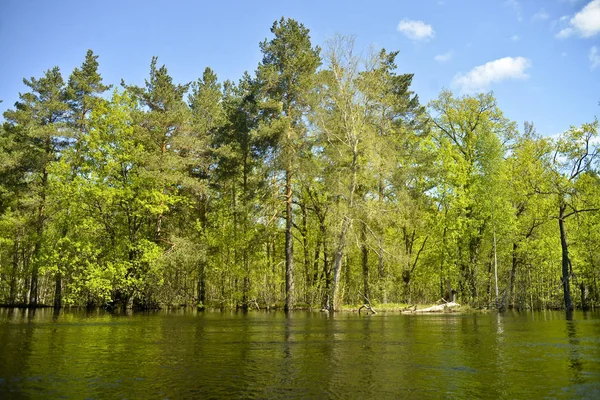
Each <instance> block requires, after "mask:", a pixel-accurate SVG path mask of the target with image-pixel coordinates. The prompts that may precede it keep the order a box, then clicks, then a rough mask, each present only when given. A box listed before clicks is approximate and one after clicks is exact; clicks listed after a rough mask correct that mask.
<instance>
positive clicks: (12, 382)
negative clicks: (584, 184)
mask: <svg viewBox="0 0 600 400" xmlns="http://www.w3.org/2000/svg"><path fill="white" fill-rule="evenodd" d="M0 398H7V399H13V398H14V399H18V398H44V399H46V398H68V399H84V398H96V399H105V398H110V399H113V398H114V399H121V398H130V399H131V398H144V399H167V398H168V399H180V398H286V399H287V398H343V399H346V398H360V399H365V398H376V399H381V398H415V399H422V398H464V399H472V398H600V314H599V313H587V314H584V313H581V312H576V313H574V314H573V318H572V320H567V319H566V316H565V314H564V313H561V312H543V313H521V314H517V313H514V314H512V313H508V314H504V315H498V314H493V313H492V314H469V315H396V314H377V315H375V316H372V317H365V316H359V315H357V314H354V313H343V314H339V315H336V316H335V317H334V318H331V317H328V316H327V315H325V314H322V313H318V312H315V313H309V312H295V313H293V314H292V315H290V316H289V317H288V316H286V315H285V314H283V313H282V312H271V313H266V312H251V313H249V314H242V313H237V314H236V313H216V312H206V313H196V312H189V311H188V312H175V313H169V312H159V313H151V314H130V315H124V316H115V315H111V314H107V313H103V312H93V313H86V312H85V311H74V312H73V311H72V312H69V311H67V312H63V313H61V314H59V315H54V314H53V312H52V310H49V309H48V310H37V311H36V312H35V313H33V312H31V311H26V310H22V311H21V310H0Z"/></svg>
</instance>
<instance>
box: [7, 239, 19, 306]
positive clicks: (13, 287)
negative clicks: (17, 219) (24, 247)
mask: <svg viewBox="0 0 600 400" xmlns="http://www.w3.org/2000/svg"><path fill="white" fill-rule="evenodd" d="M20 241H21V237H20V236H19V235H17V237H16V238H15V248H14V252H13V262H12V264H13V265H12V271H11V274H10V295H9V298H8V304H9V305H11V306H14V305H15V303H16V301H17V274H18V272H19V245H20Z"/></svg>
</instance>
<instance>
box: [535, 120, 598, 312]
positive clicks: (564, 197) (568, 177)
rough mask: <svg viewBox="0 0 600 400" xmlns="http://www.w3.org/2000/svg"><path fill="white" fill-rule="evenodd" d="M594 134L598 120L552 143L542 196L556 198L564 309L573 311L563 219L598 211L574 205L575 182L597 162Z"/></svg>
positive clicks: (573, 129) (577, 187)
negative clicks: (548, 176) (549, 173)
mask: <svg viewBox="0 0 600 400" xmlns="http://www.w3.org/2000/svg"><path fill="white" fill-rule="evenodd" d="M597 135H598V120H597V119H596V120H595V121H594V122H592V123H587V124H583V125H582V126H581V127H579V128H575V127H571V128H570V129H569V130H568V131H566V132H565V133H563V134H562V135H561V137H560V138H559V139H558V140H557V142H556V147H555V150H554V157H553V159H552V176H551V182H552V188H551V189H550V192H547V193H546V194H552V195H554V196H555V198H556V202H557V206H558V215H557V219H558V227H559V233H560V247H561V253H562V261H561V266H562V278H561V279H562V287H563V295H564V302H565V308H566V309H567V310H573V302H572V300H571V288H570V279H571V275H572V266H571V259H570V257H569V244H568V240H567V232H566V225H565V222H566V220H567V219H568V218H569V217H571V216H574V215H578V214H580V213H583V212H590V211H599V210H600V207H598V205H597V204H578V202H577V200H578V197H579V193H580V187H579V186H578V185H577V183H578V181H579V180H580V179H582V177H583V176H585V174H586V173H587V172H590V171H591V170H592V169H593V167H594V164H595V163H596V162H597V160H598V155H599V151H600V149H599V148H598V147H597V145H595V144H594V142H593V139H594V138H595V137H597Z"/></svg>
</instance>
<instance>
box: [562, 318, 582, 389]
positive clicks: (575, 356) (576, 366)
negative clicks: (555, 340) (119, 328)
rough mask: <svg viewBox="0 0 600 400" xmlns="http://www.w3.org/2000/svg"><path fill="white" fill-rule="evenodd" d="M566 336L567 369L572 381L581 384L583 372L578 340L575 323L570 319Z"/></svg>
mask: <svg viewBox="0 0 600 400" xmlns="http://www.w3.org/2000/svg"><path fill="white" fill-rule="evenodd" d="M566 322H567V336H568V338H569V369H570V370H571V372H572V373H573V381H574V382H575V383H582V382H583V379H582V377H581V373H582V371H583V363H582V361H581V357H580V354H579V339H578V338H577V327H576V321H574V320H573V318H572V316H571V318H568V319H567V321H566Z"/></svg>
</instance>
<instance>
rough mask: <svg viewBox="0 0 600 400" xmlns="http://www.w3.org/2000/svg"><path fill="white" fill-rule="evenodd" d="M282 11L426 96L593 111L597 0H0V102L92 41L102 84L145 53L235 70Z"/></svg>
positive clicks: (549, 118) (139, 72) (549, 113)
mask: <svg viewBox="0 0 600 400" xmlns="http://www.w3.org/2000/svg"><path fill="white" fill-rule="evenodd" d="M281 16H286V17H291V18H295V19H297V20H299V21H300V22H302V23H303V24H304V25H305V26H306V27H308V28H309V29H310V31H311V36H312V39H313V43H315V44H318V45H323V44H324V42H325V41H326V40H327V38H329V37H331V36H332V35H334V34H336V33H341V34H345V35H355V36H356V44H357V47H359V48H362V49H364V50H365V51H368V48H369V46H371V45H372V46H375V48H381V47H385V48H386V49H388V50H399V51H400V55H399V57H398V59H397V61H398V72H400V73H404V72H411V73H414V74H415V77H414V81H413V89H414V90H415V91H416V92H417V93H418V94H419V97H420V99H421V101H422V102H427V101H429V100H431V99H433V98H435V97H437V96H438V94H439V92H440V90H442V88H447V89H451V90H453V91H454V92H456V93H458V94H461V93H474V92H477V91H488V90H493V91H494V93H495V95H496V97H497V99H498V102H499V105H500V107H501V108H502V110H504V112H505V114H506V116H507V117H509V118H511V119H513V120H515V121H517V122H518V123H519V126H522V124H523V121H533V122H534V123H535V125H536V127H537V129H538V132H539V133H541V134H544V135H554V134H557V133H559V132H562V131H564V130H566V129H567V128H568V127H569V126H570V125H579V124H581V123H584V122H589V121H592V120H593V119H594V117H595V116H596V115H599V116H600V106H599V105H598V102H599V100H600V0H422V1H412V0H397V1H375V0H373V1H369V2H367V1H332V0H330V1H328V0H320V1H300V0H296V1H286V0H279V1H260V0H254V1H241V0H240V1H227V0H223V1H219V2H218V1H177V0H172V1H170V2H166V1H160V2H159V1H150V0H145V1H137V0H136V1H134V0H120V1H112V0H105V1H81V0H79V1H59V0H55V1H51V0H48V1H41V0H38V1H28V0H2V1H1V2H0V54H2V55H3V57H2V61H1V62H0V99H2V100H4V102H3V103H1V104H0V112H3V111H4V110H6V109H7V108H11V107H12V105H13V104H14V102H15V101H16V100H17V98H18V93H19V92H23V91H25V90H26V87H25V86H24V85H23V84H22V79H23V78H24V77H28V78H29V77H32V76H33V77H40V76H41V75H42V74H43V72H44V71H45V70H47V69H48V68H51V67H53V66H55V65H57V66H59V67H60V68H61V71H62V72H63V75H64V77H65V79H66V78H67V77H68V75H69V74H70V72H71V71H72V69H73V68H74V67H76V66H78V65H80V64H81V63H82V61H83V59H84V56H85V52H86V50H87V49H88V48H91V49H92V50H94V52H95V53H96V54H98V55H99V56H100V58H99V62H100V72H101V73H102V75H103V77H104V79H105V82H107V83H113V84H117V85H118V84H119V82H120V81H121V78H123V79H124V80H125V81H126V82H127V83H130V84H142V83H143V80H144V78H145V77H146V76H147V75H148V71H149V65H150V60H151V58H152V56H153V55H156V56H158V57H159V63H161V64H163V63H164V64H166V65H167V67H168V69H169V72H170V73H171V75H172V76H173V77H174V79H175V81H177V82H188V81H193V80H195V79H197V78H198V77H200V76H201V74H202V71H203V70H204V68H205V67H206V66H210V67H211V68H212V69H214V70H215V71H216V72H217V74H218V75H219V78H220V79H235V80H237V79H238V78H239V77H241V75H242V73H243V72H244V71H245V70H248V71H254V70H255V69H256V66H257V64H258V63H259V61H260V60H261V54H260V50H259V47H258V43H259V42H260V41H262V40H264V39H265V38H266V37H270V31H269V28H270V27H271V25H272V23H273V21H274V20H276V19H279V18H280V17H281Z"/></svg>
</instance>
